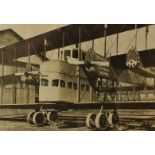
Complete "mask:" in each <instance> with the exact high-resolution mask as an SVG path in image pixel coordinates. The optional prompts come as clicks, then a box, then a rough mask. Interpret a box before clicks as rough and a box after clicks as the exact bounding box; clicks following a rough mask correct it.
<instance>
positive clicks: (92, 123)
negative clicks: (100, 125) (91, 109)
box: [86, 113, 96, 129]
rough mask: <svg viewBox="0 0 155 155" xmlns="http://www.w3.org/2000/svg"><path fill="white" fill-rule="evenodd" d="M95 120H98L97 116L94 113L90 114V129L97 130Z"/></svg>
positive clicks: (88, 117) (88, 122)
mask: <svg viewBox="0 0 155 155" xmlns="http://www.w3.org/2000/svg"><path fill="white" fill-rule="evenodd" d="M95 118H96V114H94V113H89V114H88V115H87V117H86V126H87V127H88V128H90V129H95V128H96V126H95Z"/></svg>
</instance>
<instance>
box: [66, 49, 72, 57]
mask: <svg viewBox="0 0 155 155" xmlns="http://www.w3.org/2000/svg"><path fill="white" fill-rule="evenodd" d="M68 56H69V57H70V56H71V51H70V50H65V58H66V57H68Z"/></svg>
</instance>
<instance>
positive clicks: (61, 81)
mask: <svg viewBox="0 0 155 155" xmlns="http://www.w3.org/2000/svg"><path fill="white" fill-rule="evenodd" d="M60 86H61V87H63V88H65V81H63V80H60Z"/></svg>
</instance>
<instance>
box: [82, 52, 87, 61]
mask: <svg viewBox="0 0 155 155" xmlns="http://www.w3.org/2000/svg"><path fill="white" fill-rule="evenodd" d="M85 57H86V54H85V53H83V52H82V60H85Z"/></svg>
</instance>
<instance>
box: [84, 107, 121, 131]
mask: <svg viewBox="0 0 155 155" xmlns="http://www.w3.org/2000/svg"><path fill="white" fill-rule="evenodd" d="M118 122H119V117H118V114H117V112H116V111H102V109H101V111H100V112H99V113H98V114H94V113H90V114H88V115H87V117H86V126H87V127H88V128H89V129H93V130H94V129H97V130H102V131H105V130H107V129H108V128H113V127H114V126H116V125H117V124H118Z"/></svg>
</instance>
